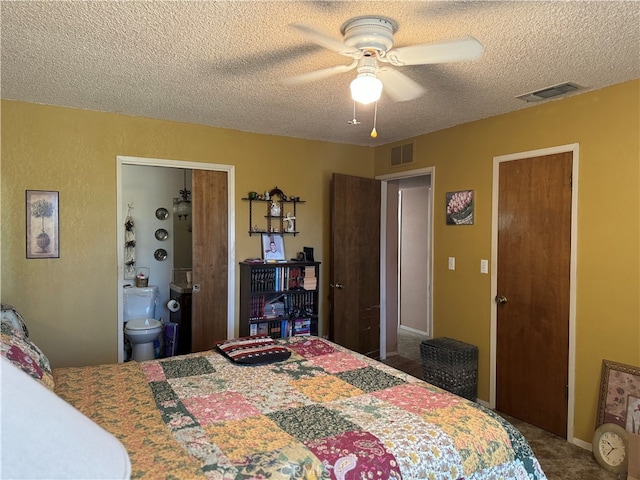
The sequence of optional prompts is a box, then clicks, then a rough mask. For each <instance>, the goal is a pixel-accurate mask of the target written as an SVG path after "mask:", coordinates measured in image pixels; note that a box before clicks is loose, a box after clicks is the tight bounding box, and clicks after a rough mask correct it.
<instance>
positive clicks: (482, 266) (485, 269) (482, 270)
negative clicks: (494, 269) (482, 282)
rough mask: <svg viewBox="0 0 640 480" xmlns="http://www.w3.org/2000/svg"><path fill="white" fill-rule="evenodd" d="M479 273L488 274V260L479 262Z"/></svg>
mask: <svg viewBox="0 0 640 480" xmlns="http://www.w3.org/2000/svg"><path fill="white" fill-rule="evenodd" d="M480 273H489V260H480Z"/></svg>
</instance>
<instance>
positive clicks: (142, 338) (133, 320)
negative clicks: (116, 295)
mask: <svg viewBox="0 0 640 480" xmlns="http://www.w3.org/2000/svg"><path fill="white" fill-rule="evenodd" d="M157 301H158V287H157V286H156V285H150V286H148V287H131V288H125V289H124V315H123V320H124V334H125V335H126V337H127V338H128V339H129V342H131V350H132V358H133V360H135V361H136V362H143V361H145V360H153V359H154V358H155V352H154V348H153V341H154V340H155V339H157V338H158V336H159V335H160V333H161V332H162V323H161V322H160V321H158V320H156V319H154V318H153V317H154V315H155V313H156V302H157Z"/></svg>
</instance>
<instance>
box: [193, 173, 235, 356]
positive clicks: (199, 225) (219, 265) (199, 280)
mask: <svg viewBox="0 0 640 480" xmlns="http://www.w3.org/2000/svg"><path fill="white" fill-rule="evenodd" d="M227 183H228V179H227V173H226V172H218V171H211V170H193V179H192V190H193V193H192V215H193V224H192V225H193V240H192V242H193V244H192V247H193V284H194V291H193V296H192V302H193V303H192V312H191V333H192V341H191V349H192V351H193V352H199V351H203V350H209V349H211V348H213V346H214V343H215V341H216V340H223V339H226V338H227V298H228V296H227V279H228V271H227V261H228V260H227V259H228V255H227V252H228V249H229V245H228V232H227V228H228V213H227V212H228V205H227V203H228V186H227ZM197 287H199V291H196V289H197Z"/></svg>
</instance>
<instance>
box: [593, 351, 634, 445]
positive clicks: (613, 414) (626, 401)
mask: <svg viewBox="0 0 640 480" xmlns="http://www.w3.org/2000/svg"><path fill="white" fill-rule="evenodd" d="M603 423H615V424H616V425H620V426H621V427H622V428H624V429H626V430H627V431H629V432H631V433H636V434H637V433H640V367H634V366H632V365H626V364H624V363H617V362H612V361H610V360H603V361H602V375H601V377H600V395H599V397H598V418H597V421H596V428H597V427H599V426H600V425H602V424H603Z"/></svg>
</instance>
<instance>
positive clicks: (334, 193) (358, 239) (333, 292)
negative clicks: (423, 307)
mask: <svg viewBox="0 0 640 480" xmlns="http://www.w3.org/2000/svg"><path fill="white" fill-rule="evenodd" d="M330 283H331V285H332V287H331V288H330V295H329V296H330V299H331V312H330V324H329V338H330V339H331V340H333V341H334V342H336V343H338V344H340V345H343V346H345V347H347V348H350V349H351V350H355V351H356V352H359V353H363V354H365V355H368V356H370V357H379V355H380V182H379V181H377V180H374V179H371V178H361V177H353V176H349V175H341V174H337V173H334V174H333V179H332V184H331V272H330Z"/></svg>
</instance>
